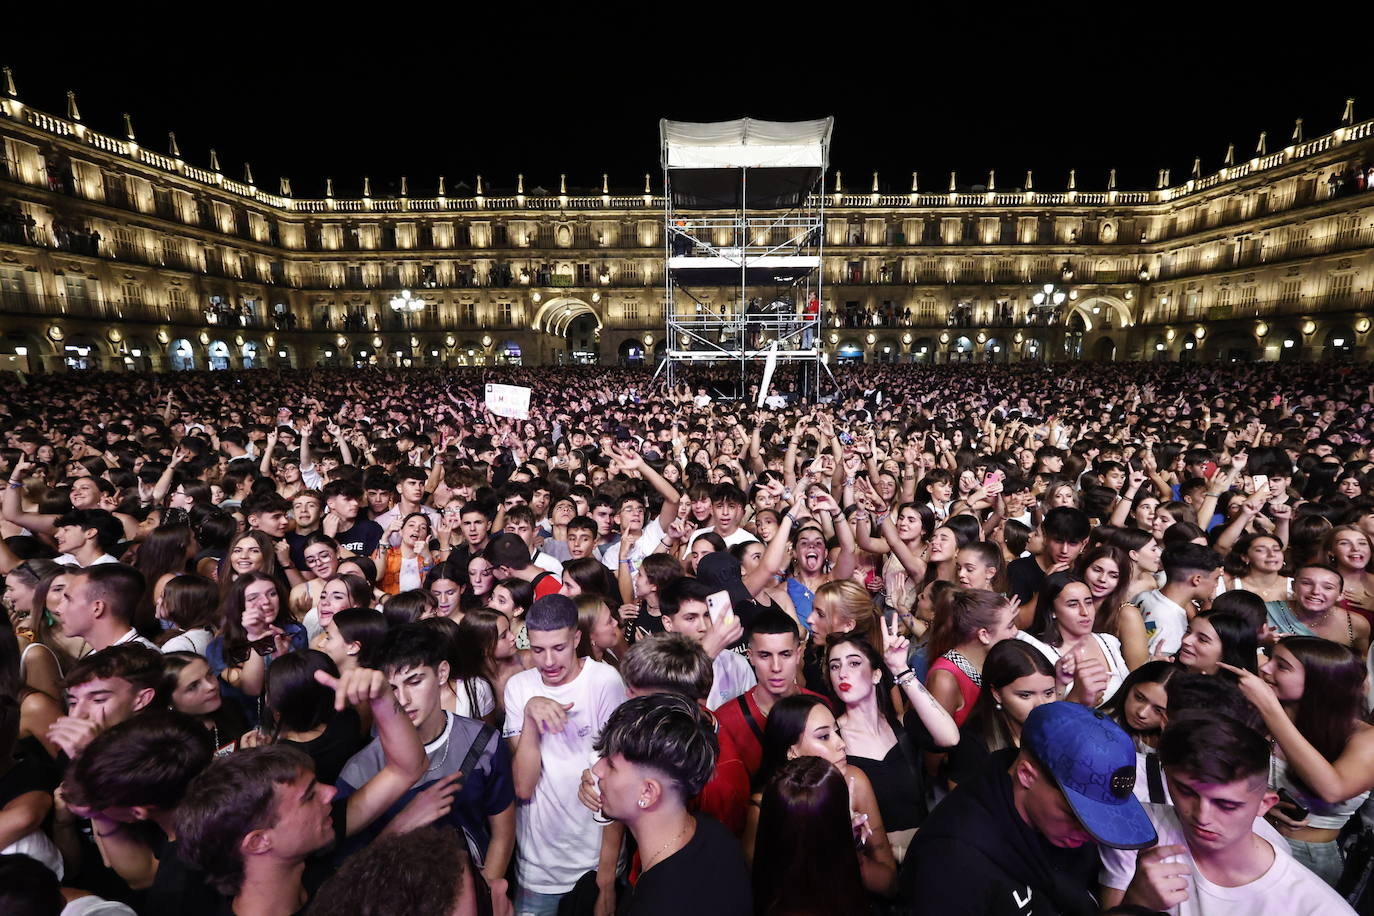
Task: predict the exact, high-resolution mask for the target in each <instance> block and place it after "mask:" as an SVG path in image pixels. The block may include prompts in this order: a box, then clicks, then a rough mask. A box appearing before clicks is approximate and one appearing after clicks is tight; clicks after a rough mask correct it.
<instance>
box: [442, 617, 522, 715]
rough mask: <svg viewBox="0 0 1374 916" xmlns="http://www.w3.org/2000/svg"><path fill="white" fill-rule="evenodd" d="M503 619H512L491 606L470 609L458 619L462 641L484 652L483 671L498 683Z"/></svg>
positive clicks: (488, 678) (493, 681) (492, 681)
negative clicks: (498, 660)
mask: <svg viewBox="0 0 1374 916" xmlns="http://www.w3.org/2000/svg"><path fill="white" fill-rule="evenodd" d="M502 620H505V621H506V623H507V625H510V620H509V618H507V617H506V615H505V614H502V613H501V612H500V611H493V610H492V609H491V608H489V607H481V608H474V609H473V610H471V611H468V612H467V613H466V614H464V615H463V619H462V620H460V621H458V635H459V636H460V637H462V639H461V641H462V642H464V643H469V644H471V645H473V646H475V647H476V649H477V651H479V652H481V653H482V673H483V675H485V676H486V679H487V680H488V681H489V682H491V683H492V684H495V683H496V641H497V639H498V638H499V635H500V632H501V628H500V622H501V621H502ZM451 666H452V663H451V662H450V667H451ZM500 699H501V698H500V697H497V700H498V704H497V705H500V703H499V701H500Z"/></svg>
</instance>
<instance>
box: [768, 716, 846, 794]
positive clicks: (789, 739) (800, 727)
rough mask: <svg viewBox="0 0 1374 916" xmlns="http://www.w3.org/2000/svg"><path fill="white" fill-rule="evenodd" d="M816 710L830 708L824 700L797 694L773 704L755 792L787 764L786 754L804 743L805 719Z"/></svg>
mask: <svg viewBox="0 0 1374 916" xmlns="http://www.w3.org/2000/svg"><path fill="white" fill-rule="evenodd" d="M817 706H824V707H825V708H826V709H829V708H830V704H829V702H827V701H826V700H825V698H824V697H819V696H816V695H815V694H811V693H797V694H793V695H792V696H790V697H783V698H782V699H781V700H778V702H776V703H774V704H773V708H772V710H771V711H770V712H769V713H768V721H767V723H766V724H765V725H764V727H763V742H762V743H763V756H762V757H761V758H760V762H759V769H758V772H757V773H755V774H754V788H755V789H756V790H757V789H761V788H762V787H764V786H766V785H768V783H769V781H770V780H772V778H773V774H774V773H776V772H777V771H778V770H780V769H782V765H783V764H784V763H786V762H787V752H788V750H790V749H791V747H792V745H794V744H796V743H797V742H798V741H800V740H801V737H802V734H803V733H804V732H805V731H806V718H807V716H809V715H811V710H813V709H815V708H816V707H817Z"/></svg>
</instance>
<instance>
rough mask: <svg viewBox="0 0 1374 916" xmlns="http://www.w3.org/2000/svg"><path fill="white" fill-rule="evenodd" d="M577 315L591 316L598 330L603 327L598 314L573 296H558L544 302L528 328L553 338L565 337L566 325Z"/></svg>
mask: <svg viewBox="0 0 1374 916" xmlns="http://www.w3.org/2000/svg"><path fill="white" fill-rule="evenodd" d="M579 315H591V316H592V318H593V320H595V321H596V326H597V327H598V328H601V327H604V322H602V320H601V314H600V312H598V311H597V310H596V309H595V308H593V307H592V306H591V305H589V304H588V303H586V302H584V301H583V300H581V299H578V298H576V297H573V296H558V297H556V298H553V299H550V300H549V301H548V302H545V303H544V304H543V305H541V306H540V307H539V311H537V312H535V315H534V321H533V323H531V325H530V327H532V328H533V329H534V330H536V331H544V332H546V333H549V334H553V335H554V336H555V337H565V336H567V333H568V325H569V324H571V323H572V320H573V319H574V318H577V317H578V316H579Z"/></svg>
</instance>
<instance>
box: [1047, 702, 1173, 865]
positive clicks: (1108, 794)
mask: <svg viewBox="0 0 1374 916" xmlns="http://www.w3.org/2000/svg"><path fill="white" fill-rule="evenodd" d="M1021 746H1022V747H1023V748H1026V749H1027V750H1029V751H1030V752H1031V753H1032V754H1034V755H1035V759H1036V760H1037V761H1039V762H1040V763H1041V765H1042V766H1043V768H1044V769H1046V770H1048V771H1049V772H1050V775H1051V776H1053V777H1054V781H1055V783H1056V784H1057V785H1058V786H1059V790H1060V791H1061V792H1063V793H1064V797H1065V798H1066V799H1068V801H1069V805H1070V806H1071V807H1072V808H1073V813H1074V814H1076V815H1077V816H1078V820H1079V821H1080V822H1082V824H1083V827H1084V828H1085V829H1086V830H1087V831H1088V832H1089V833H1090V834H1092V836H1093V839H1095V840H1097V841H1098V842H1099V843H1101V844H1102V845H1104V846H1111V847H1113V848H1116V849H1144V848H1145V847H1147V846H1153V845H1154V844H1155V842H1156V841H1157V839H1158V837H1157V835H1156V834H1155V828H1154V824H1152V823H1151V822H1150V818H1149V817H1148V816H1146V814H1145V809H1144V808H1142V807H1141V805H1140V802H1139V801H1138V800H1137V799H1136V797H1135V794H1134V790H1135V763H1136V760H1135V745H1134V744H1133V743H1132V742H1131V739H1130V738H1129V737H1128V736H1127V735H1126V733H1125V732H1124V731H1122V730H1121V727H1120V726H1119V725H1117V724H1116V723H1115V722H1113V721H1112V720H1111V719H1110V718H1109V717H1108V716H1107V715H1106V714H1105V713H1103V712H1101V711H1100V710H1096V709H1089V708H1088V707H1086V706H1083V705H1081V704H1079V703H1070V702H1059V703H1046V704H1044V705H1042V706H1037V707H1036V708H1035V709H1033V710H1031V714H1030V715H1029V716H1028V717H1027V718H1026V724H1025V726H1024V728H1023V729H1022V731H1021Z"/></svg>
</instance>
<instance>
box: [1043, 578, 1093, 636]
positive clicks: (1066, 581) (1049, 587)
mask: <svg viewBox="0 0 1374 916" xmlns="http://www.w3.org/2000/svg"><path fill="white" fill-rule="evenodd" d="M1075 583H1076V584H1078V585H1081V586H1083V587H1084V588H1087V589H1088V594H1089V596H1090V597H1091V594H1092V589H1091V588H1088V583H1086V582H1084V581H1083V577H1082V576H1080V575H1078V574H1077V573H1071V572H1057V573H1051V574H1050V575H1048V576H1046V577H1045V586H1044V588H1042V589H1040V598H1039V600H1038V601H1036V602H1035V619H1034V620H1033V621H1032V622H1031V627H1030V630H1029V631H1028V632H1029V633H1030V634H1031V635H1032V636H1034V637H1035V638H1036V639H1038V640H1040V641H1041V642H1043V643H1045V644H1046V645H1049V646H1060V645H1063V644H1064V636H1063V634H1062V633H1060V632H1059V624H1058V623H1057V622H1056V621H1055V619H1054V600H1055V599H1056V598H1058V597H1059V594H1060V593H1061V592H1062V591H1064V589H1066V588H1068V587H1069V586H1070V585H1073V584H1075ZM1093 609H1094V610H1096V606H1095V605H1094V608H1093ZM1093 631H1094V632H1096V631H1097V626H1096V620H1094V625H1093Z"/></svg>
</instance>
